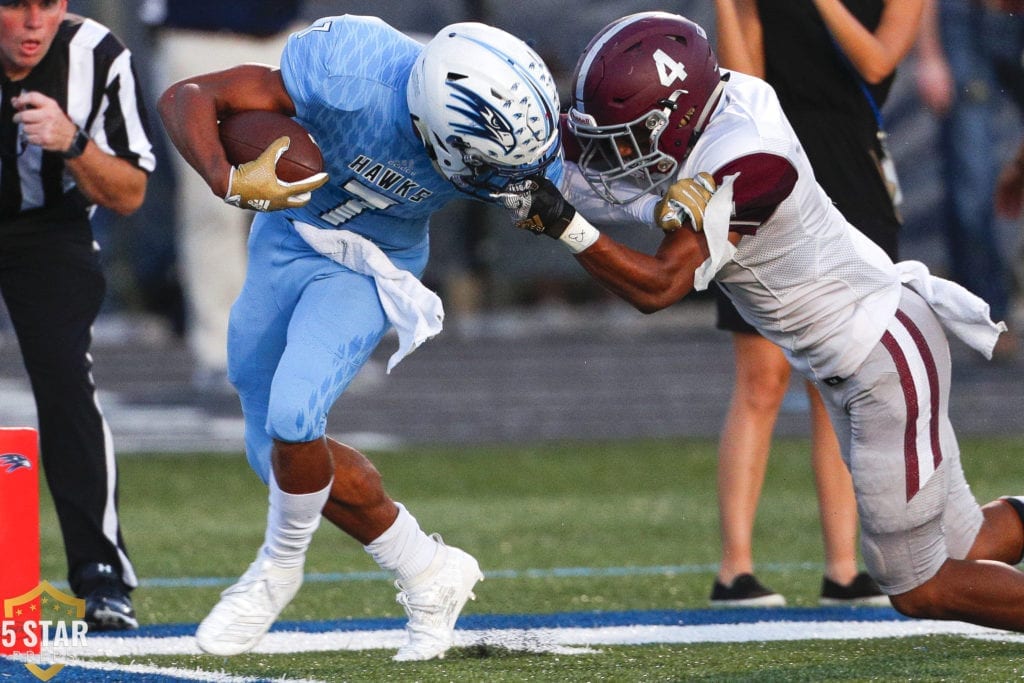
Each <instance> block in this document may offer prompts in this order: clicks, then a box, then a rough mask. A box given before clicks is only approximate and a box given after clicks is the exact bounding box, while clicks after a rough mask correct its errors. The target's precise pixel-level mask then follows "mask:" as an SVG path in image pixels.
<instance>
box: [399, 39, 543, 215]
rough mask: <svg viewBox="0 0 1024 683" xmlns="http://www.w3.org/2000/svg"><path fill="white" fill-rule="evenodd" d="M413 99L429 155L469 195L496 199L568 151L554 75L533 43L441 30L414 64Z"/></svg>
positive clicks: (416, 122) (412, 106)
mask: <svg viewBox="0 0 1024 683" xmlns="http://www.w3.org/2000/svg"><path fill="white" fill-rule="evenodd" d="M406 95H407V98H408V102H409V113H410V114H411V115H412V120H413V124H414V126H415V127H416V131H417V134H418V135H419V136H420V139H421V140H422V141H423V144H424V146H425V147H426V148H427V152H428V153H429V154H430V156H431V158H432V159H433V160H434V163H435V165H436V166H437V168H438V170H439V171H440V172H441V174H442V175H443V176H444V177H445V178H447V179H448V180H450V181H451V182H452V183H453V184H454V185H455V187H457V188H458V189H459V190H462V191H463V192H467V193H469V194H472V195H475V196H477V197H483V198H490V197H491V196H492V195H493V194H494V193H497V192H500V191H501V190H503V189H504V188H505V187H506V186H507V185H508V184H509V183H510V182H514V181H516V180H520V179H522V178H525V177H526V176H529V175H533V174H535V173H538V172H539V171H541V170H543V169H544V167H546V166H547V165H548V164H550V163H551V162H552V161H554V160H555V159H556V158H558V155H559V154H560V153H561V145H560V144H559V135H558V131H559V126H558V91H557V89H556V86H555V81H554V78H552V76H551V72H550V71H548V68H547V66H546V65H545V64H544V61H543V60H542V59H541V58H540V57H539V56H538V55H537V53H536V52H534V51H533V50H532V49H531V48H530V47H529V46H527V45H526V43H524V42H523V41H521V40H519V39H518V38H516V37H514V36H512V35H510V34H508V33H506V32H505V31H502V30H500V29H497V28H494V27H492V26H487V25H485V24H479V23H474V22H465V23H459V24H452V25H450V26H447V27H445V28H443V29H441V30H440V31H439V32H438V33H437V35H436V36H435V37H434V38H433V39H431V40H430V41H429V42H428V43H427V44H426V46H424V48H423V52H422V53H421V54H420V56H419V58H417V60H416V63H415V64H414V65H413V68H412V74H411V76H410V78H409V85H408V90H407V93H406Z"/></svg>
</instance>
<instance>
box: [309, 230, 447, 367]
mask: <svg viewBox="0 0 1024 683" xmlns="http://www.w3.org/2000/svg"><path fill="white" fill-rule="evenodd" d="M293 222H294V224H295V229H296V230H297V231H298V232H299V234H300V235H301V236H302V239H304V240H306V242H307V243H308V244H309V246H311V247H313V248H314V249H316V250H317V251H318V252H320V253H321V254H323V255H324V256H326V257H327V258H329V259H331V260H332V261H336V262H337V263H340V264H341V265H343V266H345V267H346V268H348V269H349V270H352V271H355V272H357V273H360V274H362V275H367V276H369V277H372V278H373V281H374V283H375V284H376V285H377V296H379V297H380V303H381V306H383V307H384V314H385V315H387V318H388V321H389V322H390V323H391V324H392V325H393V326H394V328H395V330H396V331H397V332H398V350H397V351H395V353H394V354H392V356H391V358H390V359H389V360H388V372H389V373H390V372H391V368H393V367H395V366H396V365H398V363H399V361H401V360H402V359H403V358H405V357H406V356H407V355H409V354H410V353H412V352H413V351H415V350H416V349H417V347H419V345H420V344H422V343H423V342H425V341H427V340H428V339H430V338H431V337H433V336H435V335H436V334H437V333H439V332H440V331H441V324H442V323H443V322H444V307H443V306H442V305H441V299H440V298H439V297H438V296H437V295H436V294H434V293H433V292H432V291H430V290H429V289H428V288H427V287H426V286H425V285H424V284H423V283H422V282H420V281H419V280H417V279H416V277H415V276H414V275H413V274H412V273H410V272H409V271H407V270H402V269H401V268H398V267H396V266H395V264H394V263H392V262H391V259H389V258H388V257H387V254H385V253H384V252H383V251H381V250H380V247H378V246H377V245H376V244H374V243H373V242H371V241H370V240H368V239H366V238H365V237H362V236H361V235H357V234H356V233H354V232H351V231H350V230H321V229H319V228H317V227H315V226H312V225H309V224H308V223H300V222H299V221H293Z"/></svg>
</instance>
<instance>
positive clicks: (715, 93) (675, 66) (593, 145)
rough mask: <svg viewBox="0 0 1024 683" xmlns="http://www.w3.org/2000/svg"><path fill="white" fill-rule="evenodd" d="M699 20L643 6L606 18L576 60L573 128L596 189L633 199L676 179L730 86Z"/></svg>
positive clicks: (610, 195) (610, 196) (583, 163)
mask: <svg viewBox="0 0 1024 683" xmlns="http://www.w3.org/2000/svg"><path fill="white" fill-rule="evenodd" d="M722 84H723V81H722V75H721V73H720V72H719V70H718V60H717V59H716V58H715V53H714V52H713V51H712V49H711V45H710V43H708V38H707V33H705V31H704V29H703V28H701V27H700V26H699V25H698V24H695V23H694V22H692V21H690V20H689V19H685V18H684V17H681V16H679V15H678V14H669V13H667V12H640V13H638V14H631V15H629V16H626V17H623V18H622V19H619V20H617V21H614V22H612V23H611V24H609V25H608V26H606V27H605V28H604V29H603V30H602V31H601V32H600V33H598V34H597V35H596V36H594V38H593V40H591V41H590V44H589V45H587V47H586V49H585V50H584V51H583V55H582V56H581V57H580V60H579V62H578V63H577V65H576V74H575V76H574V77H573V84H572V106H571V109H570V110H569V128H570V129H571V130H572V132H573V133H574V134H575V136H576V138H577V140H578V141H579V143H580V145H581V147H582V155H581V156H580V160H579V166H580V169H581V171H582V172H583V175H584V177H585V178H586V179H587V182H589V183H590V185H591V187H593V188H594V191H595V192H597V193H598V194H600V195H601V196H602V197H604V198H605V199H606V200H608V201H610V202H613V203H616V204H625V203H628V202H630V201H632V200H634V199H636V198H637V197H638V196H640V195H641V194H644V193H645V192H651V191H658V190H659V189H660V188H661V187H662V186H663V185H664V184H666V183H667V182H670V181H673V180H674V179H675V175H676V172H677V170H678V168H679V165H680V163H681V162H682V161H683V160H684V159H686V157H687V156H688V155H689V154H690V150H691V149H693V145H694V144H695V143H696V142H697V138H698V137H699V136H700V134H701V132H702V131H703V129H704V125H705V124H706V123H707V118H708V116H709V114H710V113H711V111H712V110H713V109H714V107H715V105H716V104H717V102H718V99H719V96H720V94H721V91H722Z"/></svg>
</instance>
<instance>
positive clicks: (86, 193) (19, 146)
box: [0, 0, 156, 630]
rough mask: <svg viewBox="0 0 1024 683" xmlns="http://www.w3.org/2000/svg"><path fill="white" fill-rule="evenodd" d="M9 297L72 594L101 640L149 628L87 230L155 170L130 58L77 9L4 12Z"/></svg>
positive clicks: (22, 6) (2, 149) (100, 284)
mask: <svg viewBox="0 0 1024 683" xmlns="http://www.w3.org/2000/svg"><path fill="white" fill-rule="evenodd" d="M0 65H2V66H3V74H2V76H3V77H2V80H0V87H2V101H0V293H2V295H3V299H4V302H5V303H6V306H7V310H8V312H9V314H10V317H11V323H12V324H13V327H14V331H15V334H16V335H17V338H18V344H19V346H20V348H21V353H22V359H23V360H24V363H25V368H26V370H27V372H28V376H29V379H30V381H31V383H32V391H33V393H34V395H35V401H36V410H37V413H38V417H39V435H40V451H41V454H42V462H43V469H44V471H45V473H46V480H47V483H48V485H49V487H50V492H51V494H52V496H53V499H54V503H55V504H56V508H57V516H58V517H59V519H60V526H61V532H62V533H63V536H64V549H65V552H66V554H67V562H68V580H69V582H70V584H71V589H72V590H73V591H74V592H75V594H76V595H78V596H79V597H82V598H85V604H86V620H87V622H88V623H89V625H90V628H91V629H93V630H119V629H132V628H136V627H137V626H138V621H137V620H136V618H135V611H134V609H133V608H132V602H131V598H130V597H129V594H130V592H131V590H132V589H133V588H134V587H135V586H137V585H138V581H137V579H136V577H135V570H134V569H133V568H132V564H131V562H130V560H129V559H128V554H127V551H126V550H125V545H124V540H123V539H122V536H121V527H120V523H119V521H118V513H117V469H116V465H115V462H114V448H113V445H112V443H111V440H110V430H109V428H108V426H107V423H106V421H105V419H104V417H103V414H102V412H101V411H100V407H99V404H98V402H97V400H96V387H95V384H94V383H93V379H92V373H91V368H92V359H91V357H90V354H89V347H90V344H91V341H92V337H91V327H92V324H93V322H94V321H95V320H96V316H97V314H98V313H99V310H100V304H101V302H102V300H103V296H104V293H105V289H106V281H105V278H104V276H103V273H102V271H101V269H100V264H99V259H98V253H97V252H98V249H99V247H98V246H97V245H96V244H95V242H94V241H93V237H92V230H91V227H90V223H89V218H90V216H91V215H92V212H93V210H94V209H95V207H96V206H97V205H98V206H103V207H106V208H107V209H110V210H112V211H115V212H117V213H119V214H129V213H132V212H133V211H135V210H136V209H138V208H139V206H140V205H141V204H142V201H143V198H144V197H145V193H146V183H147V180H148V178H149V172H151V171H152V170H153V169H154V167H155V163H156V162H155V159H154V156H153V151H152V146H151V144H150V140H149V135H148V131H147V123H146V116H145V111H144V109H143V106H144V105H143V102H142V98H141V95H140V88H139V86H138V84H137V83H136V79H135V74H134V70H133V67H132V62H131V54H130V53H129V52H128V50H127V49H126V48H125V47H124V45H123V44H122V43H121V42H120V41H119V40H118V39H117V37H115V36H114V35H113V34H112V33H111V32H110V31H109V30H108V29H107V28H106V27H104V26H102V25H100V24H98V23H96V22H95V21H92V20H90V19H84V18H82V17H79V16H76V15H72V14H68V13H67V0H0Z"/></svg>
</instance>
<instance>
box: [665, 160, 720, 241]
mask: <svg viewBox="0 0 1024 683" xmlns="http://www.w3.org/2000/svg"><path fill="white" fill-rule="evenodd" d="M717 189H718V185H716V184H715V179H714V178H713V177H711V174H710V173H706V172H703V171H702V172H700V173H698V174H697V176H696V177H694V178H683V179H682V180H677V181H676V182H675V183H674V184H673V185H671V186H669V188H668V190H666V191H665V196H664V197H662V198H661V201H659V202H658V205H657V206H656V207H655V210H654V217H655V220H656V221H657V223H658V227H660V228H661V229H662V230H664V231H665V232H674V231H676V230H678V229H679V228H681V227H683V220H682V217H681V216H682V214H686V216H687V217H689V219H690V225H691V226H693V230H694V231H695V232H700V231H702V230H703V229H704V211H705V210H706V209H707V208H708V202H709V201H711V195H712V194H714V193H715V190H717Z"/></svg>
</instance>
